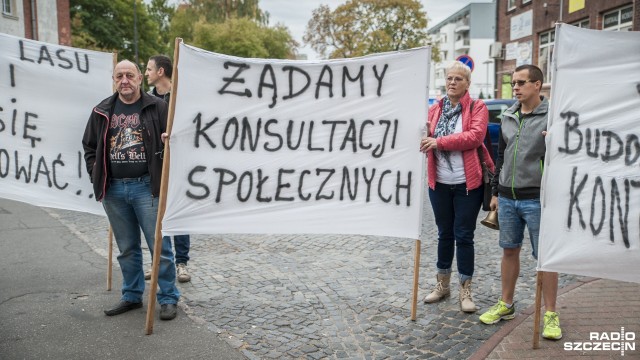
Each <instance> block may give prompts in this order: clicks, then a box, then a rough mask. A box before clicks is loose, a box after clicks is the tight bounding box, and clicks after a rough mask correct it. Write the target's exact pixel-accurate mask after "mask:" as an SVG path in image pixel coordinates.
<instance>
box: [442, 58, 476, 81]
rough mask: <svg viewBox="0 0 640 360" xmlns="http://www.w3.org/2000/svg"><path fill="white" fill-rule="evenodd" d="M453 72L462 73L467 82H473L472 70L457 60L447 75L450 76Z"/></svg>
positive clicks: (448, 69)
mask: <svg viewBox="0 0 640 360" xmlns="http://www.w3.org/2000/svg"><path fill="white" fill-rule="evenodd" d="M452 71H456V72H461V73H462V74H463V75H464V77H465V78H466V79H467V81H468V82H471V69H469V67H468V66H467V65H465V64H463V63H461V62H460V61H457V60H456V61H454V62H453V64H451V65H450V66H449V67H448V68H447V72H446V74H447V75H448V74H449V73H450V72H452Z"/></svg>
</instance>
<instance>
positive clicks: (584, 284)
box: [470, 275, 640, 360]
mask: <svg viewBox="0 0 640 360" xmlns="http://www.w3.org/2000/svg"><path fill="white" fill-rule="evenodd" d="M639 276H640V275H639ZM557 305H558V309H557V310H558V313H559V314H560V322H561V327H562V332H563V338H562V339H560V340H558V341H549V340H545V339H542V338H540V347H539V349H536V350H533V348H532V344H533V327H534V326H533V325H534V314H533V313H534V307H533V306H530V307H529V308H527V309H526V310H524V311H522V312H521V314H520V315H519V316H518V317H516V318H515V319H514V320H511V321H509V322H508V323H507V324H506V325H505V326H503V327H502V328H501V329H500V330H499V331H498V332H496V333H495V334H494V335H493V336H492V337H491V338H490V339H489V340H487V341H486V342H485V343H484V344H483V345H482V346H481V347H480V349H478V351H477V352H476V353H475V354H474V355H473V356H472V357H471V358H470V359H473V360H479V359H560V358H567V357H575V358H580V359H584V358H588V359H640V284H637V283H626V282H620V281H613V280H607V279H596V278H584V279H583V280H582V281H580V282H578V283H576V284H573V285H570V286H568V287H566V288H563V289H559V294H558V303H557ZM543 310H544V309H543ZM540 324H541V326H542V319H541V320H540ZM621 328H624V332H625V333H627V336H626V339H627V340H626V341H616V340H613V337H614V336H617V334H620V332H621ZM605 332H606V333H608V334H607V335H609V338H611V339H612V340H611V341H607V340H605V339H604V338H603V336H604V335H603V333H605ZM540 333H542V329H540ZM590 333H597V336H598V338H599V340H591V339H590ZM613 333H616V334H613ZM630 333H633V336H632V335H631V334H630ZM599 341H600V342H602V343H603V344H602V345H601V346H603V347H604V346H612V349H615V350H599V351H596V350H591V351H585V350H582V349H577V348H579V347H586V348H590V347H591V346H593V345H589V344H584V343H589V342H592V343H593V342H599ZM619 343H622V344H624V346H621V347H622V348H625V347H627V349H626V350H625V351H622V350H621V349H620V348H616V347H614V346H616V344H619ZM565 347H566V348H568V349H571V350H565ZM633 347H635V350H631V348H633Z"/></svg>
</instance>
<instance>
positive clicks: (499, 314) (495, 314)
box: [480, 299, 516, 325]
mask: <svg viewBox="0 0 640 360" xmlns="http://www.w3.org/2000/svg"><path fill="white" fill-rule="evenodd" d="M514 317H516V304H515V303H514V304H513V305H511V308H508V307H507V303H505V302H504V301H502V299H500V300H498V303H497V304H495V305H493V306H492V307H491V308H489V310H487V312H485V313H484V314H482V315H480V321H482V322H483V323H485V324H487V325H491V324H495V323H497V322H498V321H500V320H511V319H513V318H514Z"/></svg>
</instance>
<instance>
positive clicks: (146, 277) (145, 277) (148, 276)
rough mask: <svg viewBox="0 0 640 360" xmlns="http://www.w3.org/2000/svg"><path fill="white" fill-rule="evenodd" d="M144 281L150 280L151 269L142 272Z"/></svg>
mask: <svg viewBox="0 0 640 360" xmlns="http://www.w3.org/2000/svg"><path fill="white" fill-rule="evenodd" d="M144 279H145V280H151V269H149V270H147V271H145V272H144Z"/></svg>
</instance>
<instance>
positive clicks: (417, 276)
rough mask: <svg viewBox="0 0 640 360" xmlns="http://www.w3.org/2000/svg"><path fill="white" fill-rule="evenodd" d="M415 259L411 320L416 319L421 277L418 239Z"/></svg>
mask: <svg viewBox="0 0 640 360" xmlns="http://www.w3.org/2000/svg"><path fill="white" fill-rule="evenodd" d="M415 252H416V253H415V257H414V261H413V298H412V299H411V321H416V313H417V307H418V280H419V279H420V240H416V250H415Z"/></svg>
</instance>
